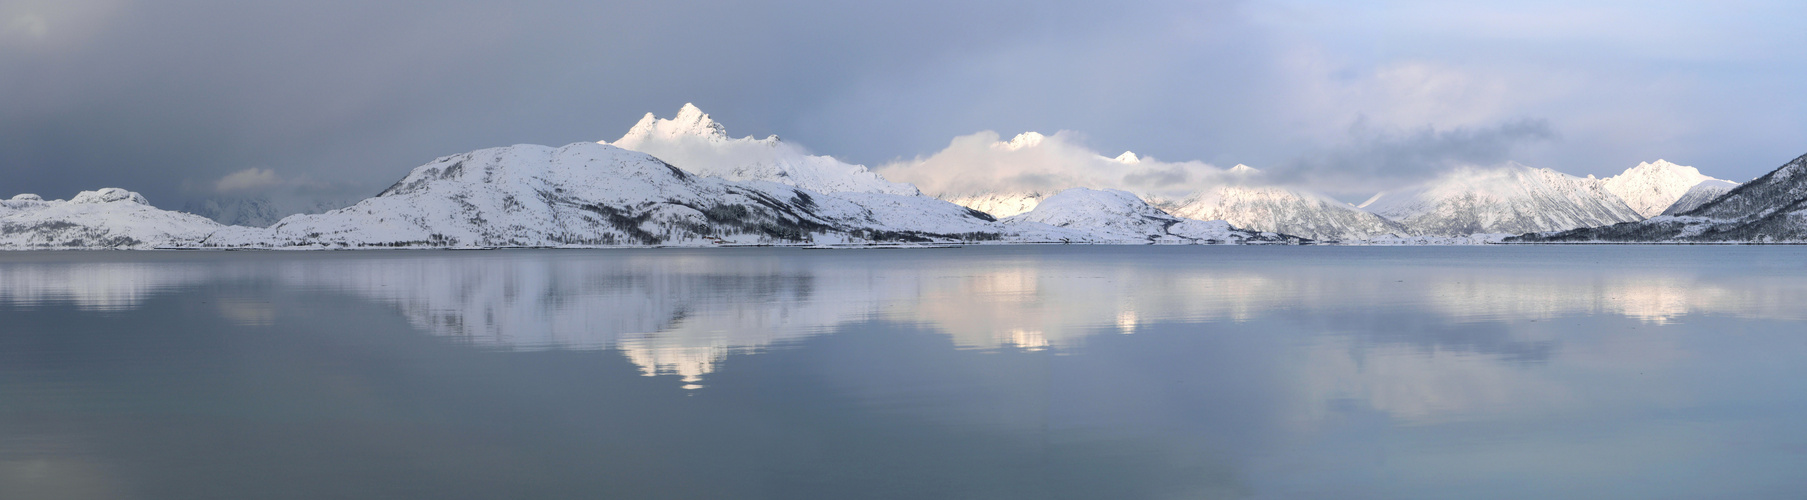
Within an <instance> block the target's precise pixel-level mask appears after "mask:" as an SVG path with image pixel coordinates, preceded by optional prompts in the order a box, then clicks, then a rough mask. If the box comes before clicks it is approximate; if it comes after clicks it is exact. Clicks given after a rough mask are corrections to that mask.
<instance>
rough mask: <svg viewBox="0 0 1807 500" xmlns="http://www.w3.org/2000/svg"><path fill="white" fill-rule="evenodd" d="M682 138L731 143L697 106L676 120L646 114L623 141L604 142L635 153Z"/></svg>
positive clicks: (687, 108)
mask: <svg viewBox="0 0 1807 500" xmlns="http://www.w3.org/2000/svg"><path fill="white" fill-rule="evenodd" d="M679 137H693V138H699V139H703V140H708V141H727V140H731V139H730V138H729V137H728V129H727V127H723V126H722V124H720V123H716V122H715V120H713V119H710V118H709V114H708V113H704V112H703V110H702V108H698V107H696V105H695V104H691V103H684V107H682V108H679V109H678V114H677V116H673V117H672V118H671V119H669V120H664V119H660V118H659V117H657V116H654V115H653V114H652V113H647V114H646V116H643V117H641V118H640V121H639V122H638V123H635V124H634V126H633V127H632V128H629V129H628V130H627V133H626V134H623V135H622V136H621V138H620V139H616V140H615V142H607V141H604V142H603V144H611V145H614V146H617V147H621V148H626V149H636V146H639V145H642V144H645V143H646V142H648V141H655V140H673V139H677V138H679ZM770 142H777V138H776V137H773V138H771V141H770Z"/></svg>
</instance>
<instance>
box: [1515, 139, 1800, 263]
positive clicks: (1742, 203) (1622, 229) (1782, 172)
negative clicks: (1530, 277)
mask: <svg viewBox="0 0 1807 500" xmlns="http://www.w3.org/2000/svg"><path fill="white" fill-rule="evenodd" d="M1703 189H1710V187H1709V188H1703ZM1509 241H1518V242H1534V243H1535V242H1587V241H1620V242H1758V243H1774V242H1802V241H1807V155H1802V156H1799V157H1796V158H1795V159H1794V160H1792V161H1789V162H1788V163H1786V164H1783V165H1782V166H1781V167H1779V168H1777V169H1775V170H1773V171H1771V172H1770V173H1767V174H1764V175H1763V176H1762V177H1758V178H1756V179H1753V180H1751V181H1750V182H1747V183H1744V184H1743V185H1740V186H1738V187H1735V188H1731V189H1730V190H1729V191H1727V192H1726V193H1724V194H1722V195H1718V196H1716V197H1714V198H1712V199H1711V200H1710V201H1707V202H1705V203H1702V204H1700V205H1699V206H1698V207H1696V208H1694V209H1693V210H1688V211H1685V212H1680V213H1676V214H1674V215H1662V216H1658V217H1652V218H1650V219H1647V220H1644V221H1642V222H1637V223H1630V224H1615V225H1610V226H1603V227H1590V228H1582V229H1575V230H1572V231H1563V232H1548V233H1542V234H1527V235H1524V236H1520V237H1518V238H1514V239H1512V240H1509Z"/></svg>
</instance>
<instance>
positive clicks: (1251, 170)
mask: <svg viewBox="0 0 1807 500" xmlns="http://www.w3.org/2000/svg"><path fill="white" fill-rule="evenodd" d="M1229 172H1230V173H1232V174H1237V175H1249V174H1258V173H1261V169H1258V168H1255V167H1251V166H1248V165H1243V164H1241V163H1238V164H1236V166H1234V167H1230V170H1229Z"/></svg>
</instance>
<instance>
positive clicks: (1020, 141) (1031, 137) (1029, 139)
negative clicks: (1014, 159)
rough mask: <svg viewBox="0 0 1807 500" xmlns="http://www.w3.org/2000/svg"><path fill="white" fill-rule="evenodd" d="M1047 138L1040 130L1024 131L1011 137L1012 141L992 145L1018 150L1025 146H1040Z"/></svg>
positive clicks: (1007, 149) (1008, 149)
mask: <svg viewBox="0 0 1807 500" xmlns="http://www.w3.org/2000/svg"><path fill="white" fill-rule="evenodd" d="M1047 138H1048V136H1045V135H1042V134H1041V133H1040V132H1023V133H1021V134H1017V135H1016V137H1013V138H1011V139H1010V142H1000V143H997V144H993V145H992V147H994V148H998V149H1002V150H1005V151H1017V150H1020V149H1023V148H1030V147H1035V146H1039V145H1041V143H1042V141H1043V140H1046V139H1047Z"/></svg>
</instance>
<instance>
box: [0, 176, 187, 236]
mask: <svg viewBox="0 0 1807 500" xmlns="http://www.w3.org/2000/svg"><path fill="white" fill-rule="evenodd" d="M221 227H223V226H221V225H220V224H219V223H217V222H214V221H212V220H209V219H208V218H206V217H201V216H199V215H193V214H185V213H181V212H171V211H168V210H160V209H158V208H157V207H153V206H151V204H150V202H148V201H146V200H145V199H144V196H141V195H139V194H138V193H134V192H131V191H126V190H124V189H119V188H103V189H99V190H95V191H82V192H81V193H80V194H77V195H75V197H73V198H70V199H69V201H63V200H51V201H45V200H44V199H43V198H41V197H39V196H37V195H33V194H21V195H18V196H14V197H13V198H12V199H10V200H0V248H4V249H15V250H22V249H35V248H115V249H143V248H156V247H162V246H171V245H187V244H191V243H193V242H195V241H199V240H201V239H202V238H205V237H207V235H209V234H212V233H213V232H214V231H215V230H218V229H220V228H221Z"/></svg>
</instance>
